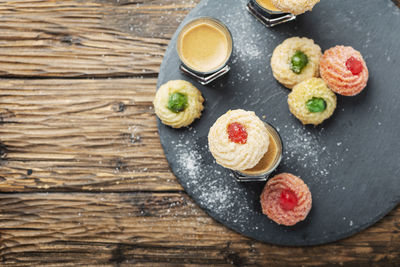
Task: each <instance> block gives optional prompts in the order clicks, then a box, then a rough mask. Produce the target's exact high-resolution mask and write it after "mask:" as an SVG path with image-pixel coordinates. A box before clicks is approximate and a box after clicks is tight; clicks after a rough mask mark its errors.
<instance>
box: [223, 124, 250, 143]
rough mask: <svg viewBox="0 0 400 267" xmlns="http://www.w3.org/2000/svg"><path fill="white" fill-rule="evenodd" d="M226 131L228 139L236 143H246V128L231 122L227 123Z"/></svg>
mask: <svg viewBox="0 0 400 267" xmlns="http://www.w3.org/2000/svg"><path fill="white" fill-rule="evenodd" d="M227 132H228V135H229V140H230V141H231V142H234V143H236V144H242V145H243V144H246V142H247V131H246V128H245V127H244V126H243V125H242V124H240V123H238V122H233V123H230V124H229V125H228V128H227Z"/></svg>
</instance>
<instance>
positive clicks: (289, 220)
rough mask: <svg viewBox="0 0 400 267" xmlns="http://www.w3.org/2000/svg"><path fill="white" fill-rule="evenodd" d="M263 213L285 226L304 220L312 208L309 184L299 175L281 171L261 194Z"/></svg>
mask: <svg viewBox="0 0 400 267" xmlns="http://www.w3.org/2000/svg"><path fill="white" fill-rule="evenodd" d="M260 202H261V207H262V212H263V214H265V215H267V216H268V218H270V219H271V220H273V221H274V222H276V223H277V224H281V225H285V226H293V225H295V224H297V223H298V222H301V221H303V220H304V219H305V218H306V217H307V215H308V213H309V212H310V210H311V206H312V198H311V192H310V190H309V189H308V186H307V185H306V184H305V183H304V182H303V180H302V179H300V178H299V177H297V176H295V175H293V174H290V173H281V174H278V175H276V176H274V177H273V178H271V179H270V180H269V181H268V182H267V184H266V185H265V187H264V190H263V192H262V194H261V196H260Z"/></svg>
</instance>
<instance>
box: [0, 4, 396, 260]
mask: <svg viewBox="0 0 400 267" xmlns="http://www.w3.org/2000/svg"><path fill="white" fill-rule="evenodd" d="M198 2H199V0H194V1H193V0H192V1H191V0H147V1H133V0H132V1H128V0H126V1H123V0H120V1H118V0H113V1H107V0H104V1H93V0H91V1H80V0H63V1H50V0H30V1H28V0H26V1H22V0H14V1H0V79H1V80H0V81H1V82H0V192H1V193H0V261H1V263H0V265H2V266H43V265H50V266H76V265H82V266H128V265H133V264H135V265H138V266H210V265H211V266H299V265H302V266H316V265H345V266H398V265H400V209H399V208H397V209H396V210H394V211H393V212H391V213H390V214H389V215H388V216H386V217H385V218H384V219H383V220H382V221H380V222H379V223H377V224H376V225H374V226H373V227H371V228H369V229H367V230H366V231H363V232H361V233H359V234H357V235H355V236H353V237H351V238H348V239H346V240H342V241H339V242H336V243H333V244H328V245H324V246H317V247H310V248H288V247H278V246H272V245H268V244H262V243H259V242H255V241H253V240H250V239H247V238H245V237H243V236H241V235H239V234H236V233H234V232H233V231H231V230H229V229H227V228H225V227H224V226H222V225H220V224H219V223H217V222H215V221H214V220H213V219H211V218H210V217H209V216H208V215H206V214H205V213H204V212H203V211H202V210H201V209H199V208H198V207H197V205H196V204H194V202H193V201H192V200H191V199H190V198H189V197H188V196H187V195H186V194H185V192H184V191H183V189H182V187H181V186H180V185H179V183H178V182H177V181H176V179H175V177H174V175H173V174H172V173H171V171H170V169H169V167H168V164H167V162H166V159H165V157H164V153H163V150H162V148H161V145H160V142H159V137H158V133H157V128H156V119H155V115H154V112H153V109H152V105H151V102H152V99H153V96H154V93H155V87H156V77H157V73H158V69H159V65H160V63H161V61H162V57H163V54H164V51H165V49H166V47H167V45H168V42H169V38H170V37H171V36H172V34H173V33H174V31H175V30H176V28H177V26H178V25H179V23H180V22H181V21H182V19H183V18H184V17H185V15H186V14H187V13H188V12H189V11H190V9H191V8H193V7H194V6H195V4H196V3H198ZM397 3H400V1H397Z"/></svg>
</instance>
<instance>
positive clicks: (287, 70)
mask: <svg viewBox="0 0 400 267" xmlns="http://www.w3.org/2000/svg"><path fill="white" fill-rule="evenodd" d="M297 51H301V52H302V53H304V54H305V55H306V56H307V59H308V63H307V65H306V66H305V67H304V68H303V69H302V70H301V72H300V73H295V72H294V71H293V70H292V69H291V64H292V63H291V60H292V57H293V56H294V54H295V53H296V52H297ZM321 56H322V53H321V48H320V47H319V45H317V44H315V43H314V41H313V40H312V39H308V38H304V37H303V38H300V37H292V38H289V39H286V40H285V41H284V42H283V43H282V44H280V45H278V46H277V47H276V48H275V50H274V53H273V54H272V58H271V68H272V73H273V75H274V77H275V79H277V80H278V81H279V82H280V83H281V84H283V85H284V86H285V87H287V88H293V86H295V85H296V84H298V83H300V82H302V81H304V80H307V79H309V78H312V77H318V76H319V60H320V58H321Z"/></svg>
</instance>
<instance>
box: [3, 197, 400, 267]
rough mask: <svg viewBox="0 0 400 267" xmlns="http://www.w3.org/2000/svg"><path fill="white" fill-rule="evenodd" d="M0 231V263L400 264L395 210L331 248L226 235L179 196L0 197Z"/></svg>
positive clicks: (399, 216) (399, 224) (398, 214)
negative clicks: (265, 241)
mask: <svg viewBox="0 0 400 267" xmlns="http://www.w3.org/2000/svg"><path fill="white" fill-rule="evenodd" d="M0 234H1V237H0V238H1V239H0V240H1V243H0V246H1V249H0V259H1V261H2V262H3V264H5V263H8V264H19V265H21V266H32V265H43V264H51V263H53V264H54V265H64V266H65V265H67V263H68V264H69V265H75V264H83V265H101V264H117V263H121V264H127V265H128V264H132V263H136V264H143V265H146V264H147V265H148V266H177V265H179V264H188V265H190V264H193V265H204V266H205V265H208V266H210V265H213V266H222V265H234V266H282V265H283V266H300V265H303V266H312V265H317V264H327V265H328V264H341V265H342V264H345V265H347V264H357V266H363V265H364V266H366V265H368V266H374V265H375V266H382V264H384V265H385V266H394V264H395V263H396V262H399V260H400V209H397V210H396V211H393V212H392V213H391V214H389V215H388V216H387V217H386V218H385V219H384V220H382V221H381V222H379V223H378V224H377V225H375V226H374V227H372V228H370V229H368V230H366V231H364V232H362V233H361V234H358V235H357V236H355V237H352V238H349V239H346V240H343V241H340V242H337V243H335V244H330V245H324V246H318V247H311V248H284V247H277V246H272V245H267V244H262V243H259V242H255V241H252V240H249V239H247V238H244V237H242V236H241V235H239V234H236V233H234V232H232V231H230V230H228V229H227V228H225V227H223V226H221V225H220V224H218V223H216V222H214V221H213V220H212V219H211V218H210V217H209V216H207V215H206V214H205V213H204V212H203V211H202V210H200V209H199V208H198V207H197V206H196V205H195V204H194V203H193V202H192V200H191V199H190V198H189V197H187V196H186V195H185V194H182V193H157V194H151V193H134V194H132V193H129V194H103V193H100V194H77V193H74V194H67V193H50V194H3V195H0ZM288 255H290V256H289V257H288Z"/></svg>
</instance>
